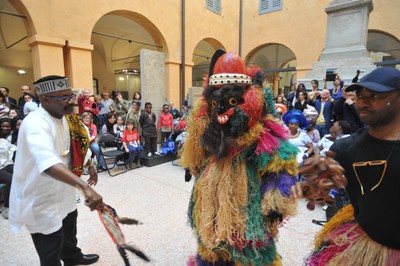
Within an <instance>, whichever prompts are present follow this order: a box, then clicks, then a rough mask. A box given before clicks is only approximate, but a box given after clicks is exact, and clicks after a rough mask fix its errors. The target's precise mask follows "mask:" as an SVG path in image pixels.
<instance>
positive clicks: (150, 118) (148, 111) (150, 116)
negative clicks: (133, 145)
mask: <svg viewBox="0 0 400 266" xmlns="http://www.w3.org/2000/svg"><path fill="white" fill-rule="evenodd" d="M144 109H145V112H142V114H141V115H140V118H139V124H140V126H141V127H142V135H143V138H144V150H145V153H146V154H147V157H151V155H152V154H153V155H154V154H156V155H160V153H159V152H157V128H156V115H155V114H154V113H153V112H152V109H153V106H152V104H151V103H150V102H146V103H145V105H144Z"/></svg>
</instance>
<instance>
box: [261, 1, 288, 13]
mask: <svg viewBox="0 0 400 266" xmlns="http://www.w3.org/2000/svg"><path fill="white" fill-rule="evenodd" d="M282 1H283V0H260V6H259V10H258V13H259V14H260V15H262V14H265V13H270V12H274V11H278V10H282Z"/></svg>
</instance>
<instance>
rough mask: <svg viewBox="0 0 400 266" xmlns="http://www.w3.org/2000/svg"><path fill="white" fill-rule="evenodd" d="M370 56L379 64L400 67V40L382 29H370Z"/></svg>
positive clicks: (368, 42) (368, 45)
mask: <svg viewBox="0 0 400 266" xmlns="http://www.w3.org/2000/svg"><path fill="white" fill-rule="evenodd" d="M367 50H368V57H370V58H372V59H373V60H374V63H375V64H376V65H378V66H392V67H397V68H400V41H399V40H398V39H397V38H395V37H393V36H391V35H390V34H387V33H385V32H381V31H375V30H370V31H368V39H367Z"/></svg>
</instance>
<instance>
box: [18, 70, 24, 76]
mask: <svg viewBox="0 0 400 266" xmlns="http://www.w3.org/2000/svg"><path fill="white" fill-rule="evenodd" d="M17 72H18V75H19V76H23V75H25V74H26V71H25V70H23V69H18V71H17Z"/></svg>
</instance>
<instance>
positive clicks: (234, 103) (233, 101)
mask: <svg viewBox="0 0 400 266" xmlns="http://www.w3.org/2000/svg"><path fill="white" fill-rule="evenodd" d="M237 103H238V102H237V100H236V98H230V99H229V104H230V105H237Z"/></svg>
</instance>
